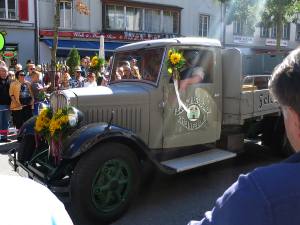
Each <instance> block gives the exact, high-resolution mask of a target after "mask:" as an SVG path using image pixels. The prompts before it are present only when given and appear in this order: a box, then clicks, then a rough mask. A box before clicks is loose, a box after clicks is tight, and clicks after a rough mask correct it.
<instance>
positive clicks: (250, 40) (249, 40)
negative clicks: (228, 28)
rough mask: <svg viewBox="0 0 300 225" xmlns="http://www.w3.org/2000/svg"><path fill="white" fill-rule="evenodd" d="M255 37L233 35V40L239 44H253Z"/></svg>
mask: <svg viewBox="0 0 300 225" xmlns="http://www.w3.org/2000/svg"><path fill="white" fill-rule="evenodd" d="M253 41H254V37H246V36H233V42H234V43H238V44H253Z"/></svg>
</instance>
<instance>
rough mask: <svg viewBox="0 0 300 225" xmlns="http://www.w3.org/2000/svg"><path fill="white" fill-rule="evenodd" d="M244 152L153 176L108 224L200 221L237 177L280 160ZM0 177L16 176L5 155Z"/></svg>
mask: <svg viewBox="0 0 300 225" xmlns="http://www.w3.org/2000/svg"><path fill="white" fill-rule="evenodd" d="M245 149H246V153H243V154H242V155H240V156H238V157H237V158H235V159H232V160H227V161H224V162H221V163H218V164H213V165H209V166H206V167H203V168H199V169H195V170H193V171H189V172H185V173H182V174H177V175H174V176H167V175H163V174H160V173H155V176H151V179H152V181H151V180H149V181H147V182H146V183H144V184H143V186H142V188H141V191H140V193H139V195H138V197H137V199H136V201H135V202H134V203H133V205H132V207H131V208H130V209H129V210H128V211H127V213H125V215H123V217H121V218H120V219H119V220H118V221H116V222H114V223H112V224H113V225H129V224H130V225H133V224H134V225H135V224H136V225H153V224H155V225H183V224H187V223H188V221H189V220H191V219H195V220H199V219H201V217H202V215H203V213H204V212H205V211H206V210H209V209H211V208H212V206H213V204H214V201H215V200H216V198H217V197H218V196H220V195H221V194H222V193H223V192H224V190H225V189H226V188H227V187H228V186H229V185H230V184H232V183H233V182H234V181H235V180H236V179H237V177H238V175H239V174H240V173H247V172H248V171H251V170H252V169H253V168H255V167H258V166H263V165H268V164H270V163H273V162H278V161H280V160H282V158H280V157H278V156H275V155H274V154H270V152H269V151H268V149H265V148H263V147H261V146H259V145H255V144H246V145H245ZM0 174H9V175H15V174H16V173H14V172H13V171H12V169H11V168H10V167H9V165H8V163H7V156H6V155H0Z"/></svg>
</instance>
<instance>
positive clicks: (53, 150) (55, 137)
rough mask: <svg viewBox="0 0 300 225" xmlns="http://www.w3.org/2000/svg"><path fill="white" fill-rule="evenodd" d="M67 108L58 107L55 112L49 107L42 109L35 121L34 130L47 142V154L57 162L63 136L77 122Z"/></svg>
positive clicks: (59, 156)
mask: <svg viewBox="0 0 300 225" xmlns="http://www.w3.org/2000/svg"><path fill="white" fill-rule="evenodd" d="M69 111H70V109H69V108H64V109H59V110H57V112H56V113H53V111H52V110H51V109H49V108H46V109H43V110H42V111H41V113H40V114H39V115H38V117H37V119H36V122H35V127H34V129H35V132H36V133H37V134H38V135H40V136H41V137H43V138H45V139H46V140H47V141H48V144H49V154H50V155H51V156H52V157H53V158H54V161H55V162H56V163H57V162H59V161H60V160H61V149H62V142H63V140H64V138H65V137H66V136H67V135H68V134H69V131H70V129H71V128H72V127H74V126H75V125H76V124H77V123H76V122H75V123H74V121H73V120H74V119H73V115H72V114H70V112H69Z"/></svg>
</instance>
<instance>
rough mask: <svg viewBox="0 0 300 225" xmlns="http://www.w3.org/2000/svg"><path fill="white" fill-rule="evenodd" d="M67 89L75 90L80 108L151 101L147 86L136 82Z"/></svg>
mask: <svg viewBox="0 0 300 225" xmlns="http://www.w3.org/2000/svg"><path fill="white" fill-rule="evenodd" d="M67 91H70V92H73V94H74V95H73V96H74V97H75V96H76V98H77V106H78V107H79V108H82V107H83V106H93V105H98V106H101V105H102V106H103V105H123V104H126V105H127V104H141V103H142V104H147V103H148V102H149V92H148V90H147V88H145V86H143V85H139V84H137V83H136V82H135V83H129V82H128V83H125V82H124V83H118V84H114V85H111V86H109V87H104V86H98V87H87V88H74V89H69V90H67ZM69 96H70V95H69Z"/></svg>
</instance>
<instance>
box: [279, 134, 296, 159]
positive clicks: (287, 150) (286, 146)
mask: <svg viewBox="0 0 300 225" xmlns="http://www.w3.org/2000/svg"><path fill="white" fill-rule="evenodd" d="M293 153H295V151H294V149H293V147H292V146H291V144H290V141H289V139H288V138H287V136H286V133H285V134H284V136H283V145H282V149H281V154H282V156H285V157H288V156H290V155H292V154H293Z"/></svg>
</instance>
